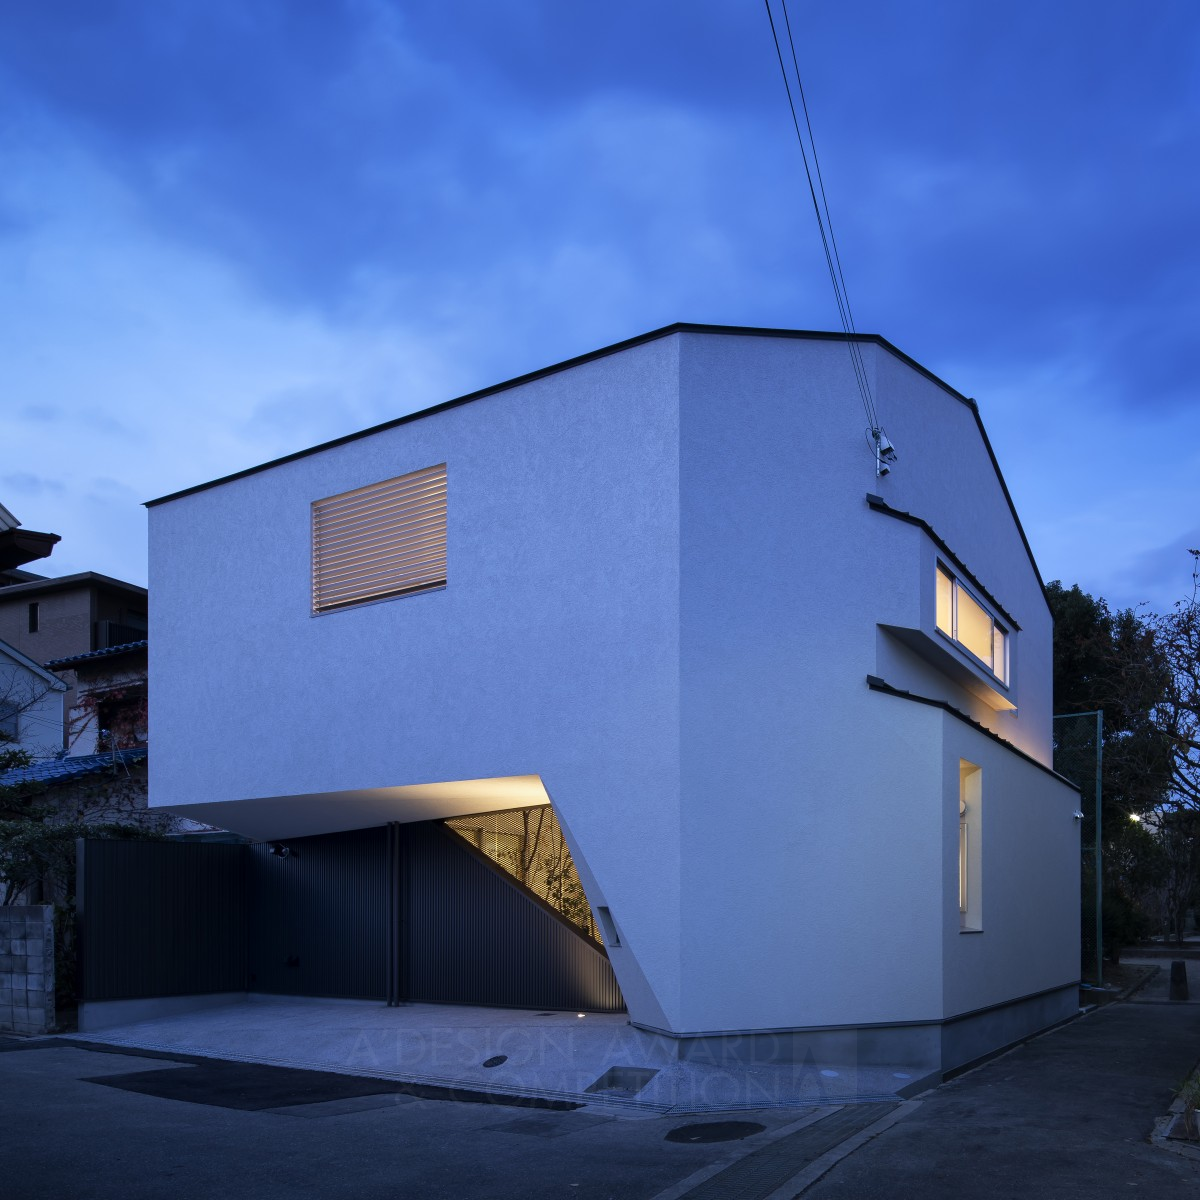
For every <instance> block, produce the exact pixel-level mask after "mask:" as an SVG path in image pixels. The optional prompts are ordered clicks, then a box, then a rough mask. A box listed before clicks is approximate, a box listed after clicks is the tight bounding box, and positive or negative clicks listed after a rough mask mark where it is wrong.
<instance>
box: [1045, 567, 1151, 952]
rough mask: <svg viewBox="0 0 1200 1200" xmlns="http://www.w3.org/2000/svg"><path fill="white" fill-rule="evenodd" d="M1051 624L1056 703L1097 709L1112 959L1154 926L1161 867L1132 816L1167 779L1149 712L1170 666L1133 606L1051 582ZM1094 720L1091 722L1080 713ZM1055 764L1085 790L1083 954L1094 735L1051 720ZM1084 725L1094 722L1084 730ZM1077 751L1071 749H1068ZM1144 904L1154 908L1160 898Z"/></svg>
mask: <svg viewBox="0 0 1200 1200" xmlns="http://www.w3.org/2000/svg"><path fill="white" fill-rule="evenodd" d="M1046 592H1047V599H1048V600H1049V602H1050V607H1051V611H1052V612H1053V615H1054V619H1055V625H1054V711H1055V712H1056V713H1058V714H1067V713H1090V712H1095V711H1097V710H1101V711H1103V714H1104V717H1103V726H1102V729H1103V736H1104V751H1103V758H1102V772H1101V819H1100V848H1101V857H1102V863H1103V877H1102V879H1101V892H1102V902H1103V908H1102V912H1103V928H1104V948H1103V949H1104V952H1105V956H1106V957H1107V958H1109V959H1110V960H1111V961H1112V962H1117V961H1119V959H1120V952H1121V948H1122V946H1124V945H1128V944H1130V943H1132V942H1136V941H1138V940H1139V939H1140V938H1141V937H1143V936H1144V935H1145V934H1146V933H1148V932H1149V931H1150V928H1151V921H1150V914H1149V912H1148V911H1147V907H1148V905H1147V903H1146V902H1147V900H1148V899H1149V898H1151V897H1152V896H1156V895H1157V893H1154V892H1153V890H1152V886H1157V884H1158V883H1159V881H1160V877H1161V874H1162V871H1163V866H1164V864H1163V856H1162V853H1161V849H1160V847H1159V846H1158V845H1157V843H1156V841H1155V839H1154V837H1152V836H1151V835H1150V834H1149V833H1148V832H1147V830H1146V829H1144V828H1143V827H1142V826H1141V824H1139V823H1138V822H1136V821H1132V820H1130V818H1131V817H1137V816H1140V815H1141V814H1143V813H1149V812H1153V811H1155V810H1156V809H1157V808H1158V807H1159V806H1160V805H1161V804H1162V803H1163V802H1164V799H1165V798H1166V796H1167V794H1168V791H1169V788H1170V779H1171V765H1170V752H1169V746H1168V744H1167V741H1166V739H1165V738H1164V737H1163V735H1162V732H1161V730H1160V729H1159V728H1158V726H1157V725H1156V723H1155V721H1154V713H1155V712H1156V710H1157V706H1158V704H1159V703H1160V702H1161V700H1162V699H1163V697H1164V696H1165V695H1166V691H1167V687H1168V684H1169V681H1170V667H1169V664H1168V662H1167V660H1166V658H1165V656H1164V654H1163V653H1162V649H1161V647H1160V645H1159V642H1158V637H1157V629H1156V625H1155V623H1154V621H1153V619H1146V618H1143V617H1141V616H1140V615H1139V614H1138V613H1137V612H1135V611H1133V610H1132V609H1125V610H1122V611H1118V612H1115V613H1114V612H1113V611H1112V610H1111V609H1110V608H1109V607H1108V604H1107V603H1106V602H1105V601H1104V600H1103V599H1102V598H1096V597H1092V596H1089V595H1088V594H1087V593H1086V592H1084V591H1082V590H1081V589H1080V588H1079V587H1078V586H1075V587H1071V588H1065V587H1063V585H1062V584H1061V583H1059V582H1058V581H1055V582H1053V583H1051V584H1050V585H1049V586H1048V587H1047V589H1046ZM1082 724H1083V725H1090V722H1086V721H1085V722H1082ZM1055 725H1056V728H1055V739H1056V744H1055V766H1056V768H1058V769H1059V770H1061V771H1062V772H1063V773H1064V774H1066V775H1067V776H1068V778H1071V779H1073V780H1074V782H1076V783H1078V784H1080V786H1081V787H1082V789H1083V791H1084V794H1085V802H1084V804H1083V809H1084V813H1085V821H1084V828H1083V831H1082V832H1083V841H1084V846H1085V853H1084V859H1083V862H1082V864H1081V866H1082V872H1081V878H1080V883H1081V897H1080V899H1081V908H1082V933H1083V941H1082V945H1081V953H1082V959H1083V962H1084V964H1085V968H1086V965H1088V964H1090V963H1091V962H1092V961H1093V958H1094V954H1095V918H1096V912H1095V909H1096V878H1095V871H1094V869H1093V863H1094V858H1093V855H1092V853H1090V852H1088V850H1087V847H1088V846H1089V844H1090V845H1094V844H1095V843H1094V841H1093V839H1094V837H1095V823H1094V817H1093V805H1092V803H1089V802H1087V800H1086V797H1087V796H1089V795H1090V796H1094V782H1093V780H1094V770H1095V767H1094V764H1095V746H1094V744H1093V743H1094V738H1090V740H1088V741H1087V743H1086V744H1083V745H1078V746H1077V745H1074V744H1073V739H1074V738H1075V737H1076V736H1077V735H1078V734H1079V733H1080V732H1082V731H1081V730H1080V729H1076V730H1069V729H1068V728H1065V727H1063V725H1062V723H1061V722H1056V723H1055ZM1088 732H1089V733H1090V730H1089V731H1088ZM1072 750H1075V751H1079V752H1080V753H1078V754H1076V755H1072V754H1071V751H1072ZM1150 907H1155V908H1157V904H1154V905H1152V906H1150Z"/></svg>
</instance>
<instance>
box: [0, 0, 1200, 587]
mask: <svg viewBox="0 0 1200 1200" xmlns="http://www.w3.org/2000/svg"><path fill="white" fill-rule="evenodd" d="M773 2H774V6H775V7H776V11H777V12H778V11H779V9H778V0H773ZM789 12H790V15H791V19H792V26H793V30H794V32H795V33H796V36H797V48H798V52H799V58H800V66H801V70H802V72H803V76H804V85H805V90H806V93H807V96H808V101H809V106H810V111H811V114H812V118H813V122H814V128H815V132H816V137H817V145H818V149H819V151H820V156H821V166H822V168H823V171H824V176H825V183H826V188H827V191H828V195H829V201H830V204H831V208H832V213H833V220H834V226H835V229H836V231H837V237H838V244H839V248H840V250H841V258H842V263H843V266H844V268H845V273H846V278H847V282H848V285H849V291H850V297H851V300H852V303H853V305H854V312H855V317H856V322H857V326H858V329H859V330H860V331H863V332H871V333H879V334H881V335H883V336H884V337H886V338H887V339H888V340H889V341H891V342H893V343H894V344H895V345H896V346H898V347H899V348H900V349H901V350H903V351H904V352H905V353H907V354H909V355H911V356H912V357H913V358H915V359H917V360H918V361H919V362H920V363H922V364H923V365H924V366H926V367H928V368H929V369H930V370H932V371H933V372H935V373H936V374H937V375H939V376H940V377H941V378H943V379H945V380H946V381H947V382H948V383H950V384H951V385H952V386H954V387H956V388H958V389H959V390H960V391H962V392H964V393H966V394H967V395H970V396H974V397H975V398H976V399H977V400H978V402H979V406H980V410H981V412H982V415H983V419H984V422H985V424H986V426H987V428H988V432H989V434H990V436H991V438H992V441H993V444H994V446H995V449H996V453H997V456H998V458H999V460H1000V463H1001V466H1002V468H1003V470H1004V473H1005V476H1006V478H1007V481H1008V484H1009V487H1010V489H1011V491H1012V494H1013V498H1014V500H1015V502H1016V505H1017V509H1018V511H1019V513H1020V514H1021V517H1022V520H1023V522H1024V525H1025V529H1026V532H1027V533H1028V535H1029V539H1030V542H1031V543H1032V546H1033V549H1034V553H1035V555H1036V556H1037V559H1038V561H1039V564H1040V566H1041V569H1042V573H1043V576H1044V577H1045V578H1046V579H1047V580H1050V579H1056V578H1058V579H1062V580H1064V581H1066V582H1068V583H1074V582H1077V583H1079V584H1080V585H1081V586H1082V587H1083V588H1085V589H1086V590H1088V591H1090V592H1093V593H1094V594H1101V595H1104V596H1106V597H1107V598H1108V599H1109V600H1110V602H1112V603H1114V604H1116V605H1121V606H1124V605H1129V604H1135V603H1137V602H1140V601H1146V602H1149V603H1150V605H1151V606H1152V607H1154V608H1159V609H1162V608H1165V607H1167V606H1169V605H1170V603H1171V602H1172V601H1173V600H1175V599H1178V598H1180V597H1182V596H1183V595H1184V594H1185V592H1187V591H1188V590H1190V560H1189V558H1188V555H1187V553H1186V550H1187V548H1188V547H1191V546H1200V506H1198V504H1197V495H1198V491H1200V487H1198V484H1197V480H1198V478H1200V420H1197V408H1198V406H1197V396H1198V392H1200V381H1198V376H1197V370H1196V352H1197V349H1198V348H1200V347H1198V345H1197V341H1198V339H1197V332H1198V330H1200V3H1196V0H1150V2H1147V3H1141V4H1135V3H1133V2H1132V0H1122V2H1119V3H1118V2H1115V0H1087V2H1086V3H1084V2H1083V0H1055V2H1053V3H1049V4H1047V3H1045V0H1039V2H1038V3H1034V2H1033V0H1009V2H1007V3H1004V4H1000V3H989V2H985V0H980V2H978V3H962V2H961V0H959V2H952V0H906V2H904V3H898V2H896V0H890V2H885V0H869V2H864V3H858V4H848V3H833V2H832V0H821V2H811V3H805V2H802V0H791V3H790V4H789ZM679 320H683V321H698V322H712V323H719V324H732V325H767V326H780V327H790V328H799V329H836V328H838V316H837V310H836V308H835V306H834V300H833V294H832V291H831V288H830V284H829V279H828V275H827V274H826V270H825V264H824V261H823V258H822V256H821V249H820V242H819V239H818V235H817V231H816V226H815V222H814V219H813V215H812V207H811V202H810V201H809V199H808V194H807V190H806V185H805V182H804V175H803V167H802V164H801V161H800V157H799V152H798V149H797V146H796V142H795V137H794V134H793V132H792V127H791V123H790V116H789V114H788V110H787V102H786V97H785V95H784V92H783V86H782V83H781V80H780V76H779V67H778V64H777V61H776V59H775V49H774V45H773V43H772V41H771V33H770V27H769V25H768V23H767V18H766V12H765V10H764V6H763V4H762V2H761V0H710V2H707V3H704V2H700V3H697V2H695V0H693V2H691V3H684V2H682V0H663V2H661V3H656V2H654V0H642V2H641V3H637V4H633V3H620V2H618V3H615V4H607V5H598V4H575V3H564V2H563V0H556V2H553V3H551V2H550V0H507V2H506V3H503V4H496V3H478V2H476V0H462V2H461V3H457V4H445V3H433V2H430V0H412V2H407V3H402V2H401V0H391V2H389V0H204V2H203V3H200V2H198V0H154V2H152V3H149V2H147V0H129V2H115V0H8V2H7V3H6V4H5V5H4V6H3V13H2V14H0V503H2V504H4V505H5V506H6V507H7V508H9V509H10V510H11V511H12V512H13V513H14V514H15V515H16V516H17V517H18V518H19V519H20V520H21V521H22V523H23V524H24V525H26V526H27V527H29V528H31V529H36V530H49V531H52V532H55V533H59V534H61V535H62V537H63V541H62V542H61V544H60V545H59V546H58V547H57V549H56V550H55V552H54V555H53V557H52V559H50V560H46V561H45V562H44V563H43V564H42V565H41V567H40V568H39V567H38V566H37V564H31V566H33V567H34V568H35V569H40V570H41V571H43V572H46V573H50V574H67V573H69V572H74V571H81V570H94V571H101V572H104V573H106V574H110V575H115V576H118V577H121V578H125V579H129V580H132V581H134V582H139V583H144V582H145V577H146V546H145V512H144V510H143V509H142V507H141V502H142V501H144V500H147V499H151V498H153V497H156V496H160V495H163V494H165V493H168V492H171V491H174V490H176V489H179V488H183V487H187V486H189V485H191V484H194V483H199V482H203V481H205V480H209V479H212V478H214V477H217V476H220V475H224V474H227V473H229V472H232V471H236V470H239V469H241V468H243V467H248V466H251V465H254V464H256V463H259V462H262V461H264V460H267V459H270V458H273V457H276V456H278V455H281V454H285V453H287V452H289V451H292V450H297V449H301V448H303V447H305V446H308V445H311V444H313V443H315V442H318V441H322V440H325V439H328V438H331V437H336V436H338V435H340V434H344V433H348V432H351V431H353V430H355V429H359V428H362V427H365V426H368V425H372V424H375V423H377V422H380V421H384V420H387V419H389V418H391V417H395V416H399V415H402V414H404V413H406V412H410V411H412V410H414V409H418V408H424V407H427V406H428V405H430V404H434V403H437V402H439V401H442V400H446V399H449V398H451V397H454V396H456V395H460V394H462V393H464V392H468V391H471V390H474V389H476V388H480V387H484V386H487V385H488V384H492V383H496V382H499V381H501V380H504V379H507V378H511V377H512V376H515V375H519V374H521V373H523V372H526V371H530V370H534V369H536V368H538V367H541V366H544V365H547V364H550V363H553V362H557V361H560V360H562V359H564V358H568V357H571V356H573V355H576V354H581V353H584V352H586V351H588V350H591V349H595V348H597V347H600V346H603V345H606V344H608V343H611V342H614V341H618V340H621V339H623V338H626V337H630V336H633V335H636V334H638V333H642V332H645V331H647V330H651V329H654V328H657V327H659V326H662V325H666V324H669V323H670V322H673V321H679ZM885 416H886V414H885ZM884 424H885V425H886V419H885V420H884Z"/></svg>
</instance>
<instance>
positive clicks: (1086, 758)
mask: <svg viewBox="0 0 1200 1200" xmlns="http://www.w3.org/2000/svg"><path fill="white" fill-rule="evenodd" d="M1053 724H1054V769H1055V770H1056V771H1057V772H1058V773H1059V774H1060V775H1062V776H1064V777H1065V778H1066V779H1069V780H1070V781H1071V782H1072V783H1074V784H1077V785H1078V787H1079V791H1080V795H1079V811H1080V812H1082V813H1083V821H1082V826H1083V828H1082V829H1081V830H1080V839H1079V841H1080V845H1079V851H1080V864H1079V867H1080V870H1079V890H1080V901H1081V906H1080V942H1081V944H1080V958H1081V960H1082V963H1083V966H1084V969H1085V971H1086V970H1088V969H1091V970H1093V971H1094V973H1095V978H1094V982H1096V983H1097V984H1099V983H1101V982H1102V981H1103V976H1104V964H1103V937H1104V933H1103V904H1102V903H1099V904H1098V902H1097V901H1098V898H1099V896H1100V891H1101V886H1102V881H1101V879H1100V861H1099V860H1100V851H1099V849H1098V847H1097V845H1096V838H1097V830H1096V799H1097V797H1096V789H1097V787H1098V786H1099V772H1100V767H1101V764H1102V762H1103V741H1102V736H1103V735H1102V733H1101V730H1100V726H1099V722H1098V714H1096V713H1094V712H1087V713H1068V714H1065V715H1063V716H1060V717H1055V718H1054V723H1053Z"/></svg>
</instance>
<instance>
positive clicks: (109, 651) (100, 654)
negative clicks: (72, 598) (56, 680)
mask: <svg viewBox="0 0 1200 1200" xmlns="http://www.w3.org/2000/svg"><path fill="white" fill-rule="evenodd" d="M147 645H149V642H148V640H147V639H146V638H142V640H141V641H140V642H122V644H121V645H119V646H108V647H107V648H106V649H104V650H89V651H87V653H86V654H72V655H70V656H69V657H68V658H52V659H51V660H50V661H49V662H48V663H47V664H46V666H48V667H52V668H54V669H55V670H57V669H58V668H59V667H68V666H70V665H71V664H72V663H78V662H91V661H92V659H94V658H108V657H109V656H110V655H116V654H124V653H125V652H126V651H127V650H145V649H146V647H147Z"/></svg>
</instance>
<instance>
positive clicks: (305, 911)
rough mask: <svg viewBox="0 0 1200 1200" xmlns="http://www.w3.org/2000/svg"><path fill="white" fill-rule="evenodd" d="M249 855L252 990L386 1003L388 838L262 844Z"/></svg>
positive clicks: (371, 832) (381, 832) (349, 836)
mask: <svg viewBox="0 0 1200 1200" xmlns="http://www.w3.org/2000/svg"><path fill="white" fill-rule="evenodd" d="M273 847H274V848H276V849H285V850H286V851H287V853H286V854H285V855H280V854H278V853H273V852H272V848H273ZM245 850H246V851H247V854H248V857H249V871H248V879H249V893H248V894H249V901H250V905H249V911H250V921H249V960H248V978H247V982H248V985H249V990H250V991H252V992H272V993H276V994H282V995H290V996H339V997H344V998H347V999H355V1000H385V999H387V961H388V932H389V921H388V911H389V904H390V894H389V893H390V890H391V886H390V885H391V878H390V873H389V870H388V834H387V830H386V829H384V828H381V829H356V830H353V831H351V832H350V833H331V834H325V835H323V836H321V837H306V838H290V839H288V840H287V841H285V842H272V843H266V842H259V843H257V844H255V845H252V846H247V847H245Z"/></svg>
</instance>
